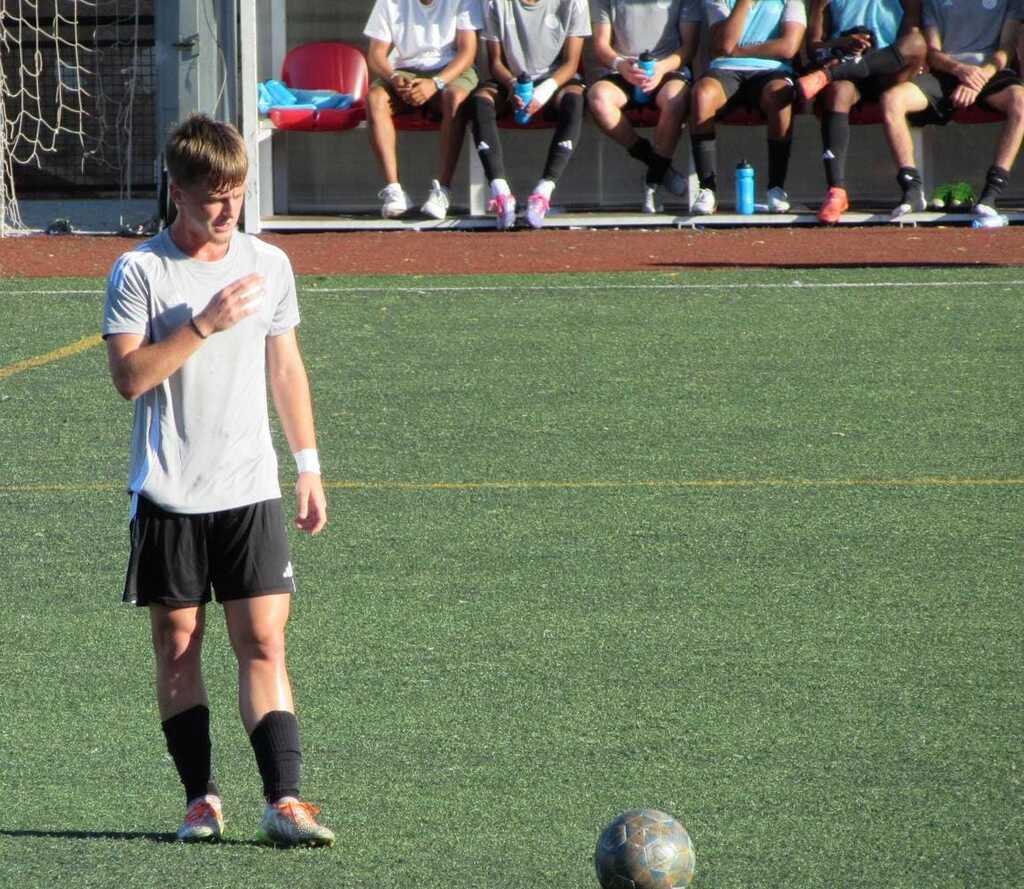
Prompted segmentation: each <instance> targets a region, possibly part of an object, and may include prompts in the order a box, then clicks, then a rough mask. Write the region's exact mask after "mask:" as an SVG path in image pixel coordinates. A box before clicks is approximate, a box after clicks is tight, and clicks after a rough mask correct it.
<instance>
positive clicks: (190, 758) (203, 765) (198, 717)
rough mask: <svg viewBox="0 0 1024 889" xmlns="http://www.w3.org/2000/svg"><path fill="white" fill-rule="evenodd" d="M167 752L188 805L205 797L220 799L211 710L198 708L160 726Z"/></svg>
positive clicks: (200, 706)
mask: <svg viewBox="0 0 1024 889" xmlns="http://www.w3.org/2000/svg"><path fill="white" fill-rule="evenodd" d="M160 725H161V727H162V728H163V730H164V737H165V738H166V739H167V752H168V753H170V754H171V759H173V760H174V766H175V768H176V769H177V770H178V777H180V778H181V783H182V784H183V785H184V786H185V803H186V804H188V803H189V802H191V801H192V800H194V799H197V798H198V797H200V796H205V795H206V794H211V795H213V796H220V793H219V792H218V790H217V785H216V784H215V783H214V780H213V768H212V764H211V763H212V751H213V745H212V744H211V742H210V711H209V709H207V708H206V707H204V706H202V705H199V706H197V707H192V708H190V709H188V710H185V711H184V712H182V713H178V714H176V715H175V716H172V717H171V718H170V719H165V720H164V721H163V722H162V723H160Z"/></svg>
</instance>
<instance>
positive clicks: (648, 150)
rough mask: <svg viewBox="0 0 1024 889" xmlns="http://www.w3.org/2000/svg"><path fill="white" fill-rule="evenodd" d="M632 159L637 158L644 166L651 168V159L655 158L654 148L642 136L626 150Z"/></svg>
mask: <svg viewBox="0 0 1024 889" xmlns="http://www.w3.org/2000/svg"><path fill="white" fill-rule="evenodd" d="M626 150H627V151H628V152H629V156H630V157H635V158H636V159H637V160H638V161H640V162H641V163H643V164H647V165H648V166H650V164H651V158H653V157H654V146H653V145H651V143H650V142H648V141H647V140H646V139H645V138H644V137H643V136H640V137H639V138H638V139H637V140H636V142H634V143H633V144H632V145H631V146H630V147H629V148H627V149H626Z"/></svg>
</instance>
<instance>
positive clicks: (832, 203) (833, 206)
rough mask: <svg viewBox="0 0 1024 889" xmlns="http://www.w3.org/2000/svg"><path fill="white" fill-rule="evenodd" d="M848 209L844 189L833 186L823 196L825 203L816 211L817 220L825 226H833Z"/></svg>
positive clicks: (848, 204)
mask: <svg viewBox="0 0 1024 889" xmlns="http://www.w3.org/2000/svg"><path fill="white" fill-rule="evenodd" d="M849 209H850V199H849V198H848V197H847V195H846V189H845V188H839V187H838V186H833V187H832V188H830V189H829V190H828V193H827V194H826V195H825V201H824V203H822V205H821V209H820V210H819V211H818V219H820V220H821V221H822V222H824V223H825V224H826V225H835V223H837V222H838V221H839V217H840V216H842V215H843V214H844V213H845V212H846V211H847V210H849Z"/></svg>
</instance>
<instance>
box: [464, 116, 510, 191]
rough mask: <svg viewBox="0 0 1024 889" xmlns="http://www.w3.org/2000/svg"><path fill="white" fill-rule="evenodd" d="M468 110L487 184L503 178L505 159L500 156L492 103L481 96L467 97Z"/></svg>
mask: <svg viewBox="0 0 1024 889" xmlns="http://www.w3.org/2000/svg"><path fill="white" fill-rule="evenodd" d="M469 110H470V115H471V119H472V122H473V142H474V143H475V145H476V153H477V154H478V155H479V156H480V163H481V164H482V165H483V168H484V175H485V176H486V177H487V181H488V182H493V181H494V180H495V179H504V178H505V159H504V158H503V157H502V154H501V139H500V138H499V137H498V115H497V111H496V110H495V108H494V103H493V102H489V101H488V100H487V99H485V98H483V97H482V96H470V97H469Z"/></svg>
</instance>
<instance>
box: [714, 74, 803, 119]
mask: <svg viewBox="0 0 1024 889" xmlns="http://www.w3.org/2000/svg"><path fill="white" fill-rule="evenodd" d="M705 77H711V78H713V79H715V80H717V81H718V82H719V83H720V84H721V85H722V90H723V91H724V92H725V97H726V99H727V101H726V103H725V107H724V108H722V110H721V111H719V114H725V113H726V112H728V111H732V110H733V109H734V108H736V107H737V106H738V105H739V106H742V107H744V108H746V109H747V110H748V111H758V110H760V107H761V93H763V92H764V88H765V87H766V86H767V85H768V84H769V83H771V82H772V81H773V80H788V81H789V82H790V83H792V82H793V75H792V74H790V73H789V72H788V71H760V70H759V71H735V70H733V69H731V68H709V69H708V70H707V71H705V72H704V73H703V74H702V75H701V79H702V80H703V79H704V78H705Z"/></svg>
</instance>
